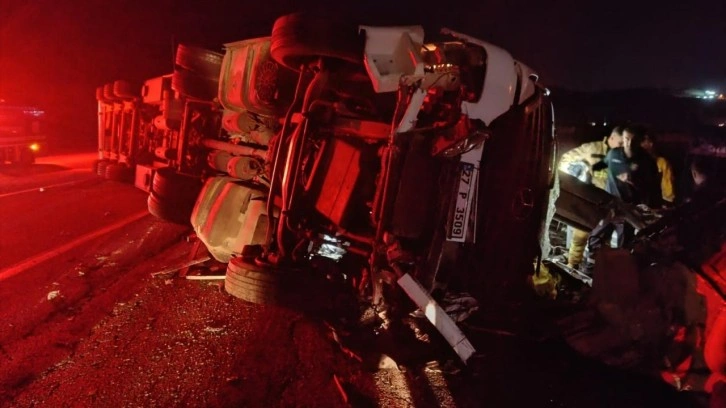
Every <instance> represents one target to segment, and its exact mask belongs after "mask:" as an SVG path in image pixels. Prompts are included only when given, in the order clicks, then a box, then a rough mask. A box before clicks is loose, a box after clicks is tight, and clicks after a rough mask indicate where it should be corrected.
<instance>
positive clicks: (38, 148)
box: [28, 143, 40, 152]
mask: <svg viewBox="0 0 726 408" xmlns="http://www.w3.org/2000/svg"><path fill="white" fill-rule="evenodd" d="M28 147H30V150H32V151H34V152H37V151H38V150H40V145H39V144H37V143H33V144H32V145H30V146H28Z"/></svg>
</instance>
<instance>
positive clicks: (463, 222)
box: [448, 163, 476, 242]
mask: <svg viewBox="0 0 726 408" xmlns="http://www.w3.org/2000/svg"><path fill="white" fill-rule="evenodd" d="M475 181H476V170H475V168H474V165H473V164H469V163H462V164H461V169H460V170H459V186H458V188H457V190H456V199H455V200H454V202H455V203H454V212H453V214H452V216H451V217H450V221H449V228H448V230H449V234H448V235H449V238H448V240H449V241H456V242H464V241H465V240H466V237H467V231H468V230H469V218H470V217H469V216H470V214H471V203H472V201H473V198H474V197H473V196H474V194H475V192H476V189H475V188H474V183H475Z"/></svg>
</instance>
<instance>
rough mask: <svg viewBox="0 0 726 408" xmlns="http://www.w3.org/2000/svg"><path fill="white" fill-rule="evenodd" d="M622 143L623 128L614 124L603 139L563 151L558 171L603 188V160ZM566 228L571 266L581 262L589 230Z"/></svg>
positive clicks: (605, 177)
mask: <svg viewBox="0 0 726 408" xmlns="http://www.w3.org/2000/svg"><path fill="white" fill-rule="evenodd" d="M622 145H623V128H622V127H620V126H616V127H614V128H613V130H612V132H610V135H609V136H607V137H605V138H604V139H603V140H598V141H595V142H589V143H584V144H582V145H580V146H578V147H576V148H574V149H572V150H569V151H567V152H565V153H564V154H563V155H562V157H561V158H560V165H559V169H560V171H563V172H565V173H568V174H571V175H573V176H575V177H578V178H580V179H581V180H582V179H583V178H584V179H586V180H590V182H591V183H592V184H593V185H594V186H596V187H598V188H600V189H603V190H605V185H606V184H607V166H606V165H605V164H604V162H603V160H604V159H605V156H606V155H607V153H608V151H610V150H612V149H614V148H617V147H621V146H622ZM583 166H584V168H583ZM578 167H579V168H578ZM575 168H578V170H577V172H582V171H584V172H585V173H588V175H589V177H581V176H582V174H578V173H576V171H574V169H575ZM567 228H568V235H571V236H572V239H571V242H570V245H569V251H568V255H567V265H568V266H571V267H573V266H577V265H579V264H580V263H581V262H582V259H583V255H584V253H585V245H586V244H587V237H588V235H589V234H590V232H589V231H583V230H580V229H577V228H573V227H567Z"/></svg>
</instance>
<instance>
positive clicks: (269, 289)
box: [224, 257, 284, 305]
mask: <svg viewBox="0 0 726 408" xmlns="http://www.w3.org/2000/svg"><path fill="white" fill-rule="evenodd" d="M283 275H284V273H283V272H282V271H280V270H277V269H276V268H271V267H270V268H268V267H260V266H258V265H255V264H252V263H249V262H245V261H244V260H243V258H239V257H237V258H232V260H231V261H230V262H229V263H228V264H227V274H226V277H225V279H224V289H225V290H226V291H227V293H229V294H230V295H232V296H234V297H236V298H239V299H242V300H244V301H247V302H250V303H255V304H258V305H267V304H272V305H277V304H279V303H280V300H281V295H282V283H283V279H284V276H283Z"/></svg>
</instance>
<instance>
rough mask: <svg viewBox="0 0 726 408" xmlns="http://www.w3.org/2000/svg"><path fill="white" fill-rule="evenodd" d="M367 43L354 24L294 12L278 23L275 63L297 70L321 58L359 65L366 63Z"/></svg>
mask: <svg viewBox="0 0 726 408" xmlns="http://www.w3.org/2000/svg"><path fill="white" fill-rule="evenodd" d="M364 44H365V41H364V39H363V37H362V36H361V35H360V34H359V33H358V26H357V25H356V24H354V23H351V22H348V21H344V20H340V19H332V18H329V17H328V18H326V17H325V16H317V15H309V14H305V13H294V14H288V15H286V16H282V17H280V18H278V19H277V20H275V24H274V25H273V26H272V38H271V43H270V54H271V55H272V58H273V59H274V60H275V61H277V62H278V63H280V64H281V65H283V66H285V67H287V68H289V69H292V70H294V71H299V70H300V67H301V66H302V65H303V64H305V63H307V62H309V61H311V60H312V59H315V58H318V57H324V58H331V59H336V60H342V61H346V62H349V63H352V64H356V65H359V64H362V63H363V51H364Z"/></svg>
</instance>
